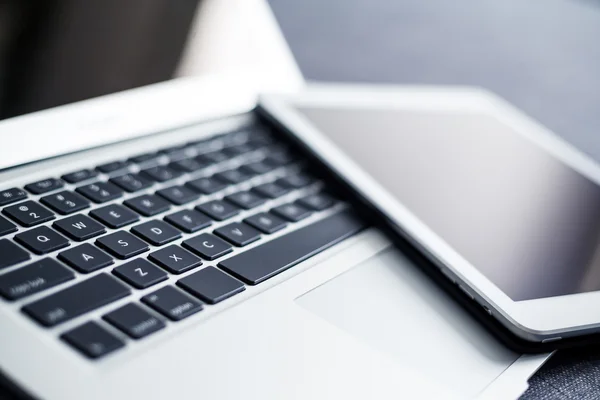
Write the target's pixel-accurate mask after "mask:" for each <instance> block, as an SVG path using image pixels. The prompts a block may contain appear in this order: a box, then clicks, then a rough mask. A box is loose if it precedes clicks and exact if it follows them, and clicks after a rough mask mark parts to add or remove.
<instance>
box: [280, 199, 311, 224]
mask: <svg viewBox="0 0 600 400" xmlns="http://www.w3.org/2000/svg"><path fill="white" fill-rule="evenodd" d="M271 212H272V213H273V214H275V215H278V216H280V217H281V218H283V219H287V220H288V221H290V222H298V221H300V220H303V219H304V218H307V217H309V216H310V215H311V214H312V211H310V210H308V209H306V208H304V207H302V206H301V205H299V204H294V203H290V204H283V205H280V206H278V207H275V208H273V209H272V210H271Z"/></svg>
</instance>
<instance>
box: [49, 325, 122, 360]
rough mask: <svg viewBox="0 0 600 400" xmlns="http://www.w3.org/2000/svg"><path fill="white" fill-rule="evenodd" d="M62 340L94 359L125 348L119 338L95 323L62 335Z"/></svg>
mask: <svg viewBox="0 0 600 400" xmlns="http://www.w3.org/2000/svg"><path fill="white" fill-rule="evenodd" d="M61 339H62V340H64V341H65V342H67V343H69V344H70V345H71V346H73V347H74V348H75V349H77V350H79V351H80V352H82V353H83V354H84V355H86V356H87V357H89V358H92V359H96V358H100V357H102V356H105V355H107V354H109V353H112V352H113V351H115V350H118V349H120V348H121V347H124V346H125V343H123V342H122V341H121V340H120V339H119V338H117V337H116V336H114V335H113V334H112V333H110V332H108V331H107V330H106V329H104V328H103V327H101V326H100V325H98V324H97V323H96V322H93V321H90V322H86V323H85V324H83V325H81V326H78V327H77V328H75V329H72V330H70V331H68V332H66V333H64V334H62V335H61Z"/></svg>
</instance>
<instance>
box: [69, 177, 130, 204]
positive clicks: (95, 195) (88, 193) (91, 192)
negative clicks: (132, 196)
mask: <svg viewBox="0 0 600 400" xmlns="http://www.w3.org/2000/svg"><path fill="white" fill-rule="evenodd" d="M76 190H77V192H78V193H80V194H82V195H84V196H85V197H87V198H88V199H90V200H92V201H93V202H94V203H99V204H100V203H106V202H107V201H111V200H114V199H118V198H119V197H121V196H123V191H122V190H121V189H119V188H118V187H117V186H115V185H113V184H112V183H109V182H96V183H91V184H89V185H85V186H80V187H78V188H77V189H76Z"/></svg>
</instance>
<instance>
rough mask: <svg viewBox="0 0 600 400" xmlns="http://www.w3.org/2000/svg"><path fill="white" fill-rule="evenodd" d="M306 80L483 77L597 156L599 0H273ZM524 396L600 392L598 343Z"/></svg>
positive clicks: (564, 359)
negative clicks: (596, 346)
mask: <svg viewBox="0 0 600 400" xmlns="http://www.w3.org/2000/svg"><path fill="white" fill-rule="evenodd" d="M270 3H271V5H272V7H273V10H274V12H275V15H276V17H277V19H278V21H279V23H280V25H281V27H282V29H283V32H284V35H285V36H286V39H287V40H288V42H289V44H290V46H291V48H292V51H293V53H294V55H295V57H296V58H297V61H298V63H299V65H300V68H301V69H302V72H303V73H304V75H305V76H306V78H307V79H311V80H322V81H338V82H339V81H349V82H373V83H407V84H433V85H439V84H458V85H477V86H483V87H485V88H488V89H490V90H492V91H493V92H495V93H497V94H499V95H500V96H502V97H504V98H505V99H507V100H509V101H510V102H511V103H513V104H515V105H516V106H517V107H519V108H520V109H522V110H523V111H524V112H526V113H527V114H529V115H530V116H532V117H534V118H536V119H537V120H539V121H541V122H542V123H543V124H544V125H546V126H547V127H549V128H550V129H552V130H553V131H554V132H556V133H557V134H559V135H560V136H562V137H564V138H565V139H567V140H568V141H569V142H571V143H572V144H574V145H575V146H577V147H578V148H579V149H581V150H583V151H584V152H586V153H588V154H590V155H591V156H593V157H594V158H595V159H596V160H598V161H600V135H599V133H600V132H599V130H600V43H599V41H600V1H599V0H527V1H523V0H453V1H448V0H429V1H423V0H325V1H324V0H301V1H298V0H270ZM523 398H524V399H598V398H600V347H599V348H590V347H588V348H583V349H580V350H573V351H563V352H560V353H559V354H557V355H556V356H555V357H554V358H553V359H552V360H551V361H550V362H549V363H548V364H547V365H546V366H545V367H544V368H543V369H542V370H541V371H540V372H539V373H538V374H537V375H536V376H535V377H534V378H533V379H532V380H531V387H530V389H529V390H528V392H527V393H526V394H525V395H524V396H523Z"/></svg>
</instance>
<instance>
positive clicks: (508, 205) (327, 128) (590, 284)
mask: <svg viewBox="0 0 600 400" xmlns="http://www.w3.org/2000/svg"><path fill="white" fill-rule="evenodd" d="M298 111H299V112H300V113H301V114H303V115H304V116H305V117H306V118H307V119H308V120H309V121H310V122H311V123H312V124H313V125H314V126H315V127H316V128H317V129H319V130H320V131H321V132H322V133H323V134H324V135H325V136H327V137H328V138H329V139H330V140H331V141H333V142H334V143H335V144H336V145H337V146H338V147H339V148H340V149H341V150H343V151H344V152H345V153H346V154H347V155H348V156H349V157H350V158H352V159H353V160H354V161H355V162H357V163H358V164H359V165H360V166H361V167H362V169H363V170H364V171H366V172H367V173H368V174H369V175H370V176H371V177H372V179H374V180H375V181H377V182H378V183H379V184H380V185H382V186H383V187H384V188H385V189H386V190H387V191H388V192H390V193H391V194H393V195H394V196H395V197H396V199H397V200H398V201H399V202H400V203H402V204H403V205H404V206H406V207H407V208H408V209H409V210H410V211H411V212H412V213H413V214H414V215H416V216H417V217H418V218H419V219H420V220H421V221H422V222H423V223H425V224H426V225H427V226H428V227H429V228H430V229H432V230H433V231H434V232H435V233H436V234H437V235H438V236H440V237H441V238H442V239H443V240H444V241H445V242H446V243H448V244H449V245H450V246H451V247H452V248H454V250H456V251H457V252H458V253H459V254H461V255H462V257H464V258H465V259H466V260H467V261H469V262H470V263H471V264H472V265H473V266H475V267H476V268H477V269H478V270H479V271H481V272H482V273H483V274H484V275H485V276H486V277H487V278H488V279H489V280H491V281H492V282H493V283H494V284H495V285H496V286H498V287H499V288H500V289H501V290H502V291H504V292H505V293H506V294H507V295H508V296H509V297H510V298H512V299H513V300H515V301H520V300H529V299H536V298H543V297H552V296H560V295H568V294H574V293H581V292H587V291H595V290H598V289H600V246H599V239H600V187H598V185H597V184H596V183H594V182H592V181H591V180H589V179H588V178H587V177H585V176H583V175H581V174H580V173H578V172H576V171H574V170H573V169H571V168H570V167H569V166H567V165H566V164H564V163H563V162H561V161H559V160H557V159H555V158H554V157H553V156H552V155H550V154H549V153H547V152H546V151H545V150H543V149H541V148H539V147H538V146H537V145H536V144H534V143H533V142H531V141H530V140H529V139H527V138H525V137H524V136H522V135H520V134H518V133H517V132H515V131H513V130H512V129H511V128H510V127H508V126H506V125H504V124H503V123H501V122H499V121H497V120H496V119H494V118H493V117H491V116H486V115H477V114H460V113H442V112H415V111H410V112H409V111H399V110H383V109H364V108H362V109H352V108H339V109H338V108H326V107H325V108H322V107H319V108H301V109H299V110H298Z"/></svg>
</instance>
